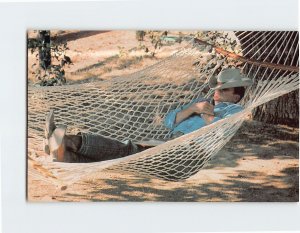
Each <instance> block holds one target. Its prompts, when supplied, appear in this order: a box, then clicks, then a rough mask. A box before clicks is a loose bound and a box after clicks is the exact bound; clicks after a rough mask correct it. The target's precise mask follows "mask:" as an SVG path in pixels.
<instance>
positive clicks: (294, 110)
mask: <svg viewBox="0 0 300 233" xmlns="http://www.w3.org/2000/svg"><path fill="white" fill-rule="evenodd" d="M253 119H254V120H258V121H262V122H266V123H272V124H284V125H289V126H292V127H299V90H296V91H293V92H290V93H288V94H286V95H283V96H280V97H279V98H277V99H275V100H272V101H270V102H268V103H266V104H264V105H262V106H259V107H258V108H256V109H255V111H254V112H253Z"/></svg>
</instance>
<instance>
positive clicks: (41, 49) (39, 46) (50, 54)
mask: <svg viewBox="0 0 300 233" xmlns="http://www.w3.org/2000/svg"><path fill="white" fill-rule="evenodd" d="M27 48H28V49H30V51H31V54H33V53H34V52H37V54H36V62H35V63H34V64H33V65H32V67H33V68H34V67H35V69H34V71H33V72H32V74H33V75H34V76H35V79H36V80H37V83H36V84H38V85H40V86H57V85H63V84H65V83H66V78H65V70H64V67H65V65H70V64H72V61H71V59H70V57H68V56H66V51H67V50H69V48H68V46H67V42H59V43H57V42H56V40H55V37H54V38H51V34H50V31H49V30H48V31H47V30H41V31H38V35H37V38H28V40H27Z"/></svg>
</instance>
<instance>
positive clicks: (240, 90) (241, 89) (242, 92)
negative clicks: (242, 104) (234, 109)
mask: <svg viewBox="0 0 300 233" xmlns="http://www.w3.org/2000/svg"><path fill="white" fill-rule="evenodd" d="M245 90H246V89H245V87H234V92H233V94H236V95H239V96H240V99H239V100H238V101H237V102H239V101H240V100H241V99H243V97H244V95H245Z"/></svg>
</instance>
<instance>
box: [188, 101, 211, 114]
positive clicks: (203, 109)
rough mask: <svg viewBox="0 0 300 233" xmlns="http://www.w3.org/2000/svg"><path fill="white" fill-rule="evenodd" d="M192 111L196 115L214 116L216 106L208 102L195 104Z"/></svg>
mask: <svg viewBox="0 0 300 233" xmlns="http://www.w3.org/2000/svg"><path fill="white" fill-rule="evenodd" d="M191 108H192V111H193V112H194V113H196V114H207V115H211V116H213V115H214V106H213V105H212V104H210V103H208V102H206V101H205V102H200V103H195V104H193V105H192V106H191Z"/></svg>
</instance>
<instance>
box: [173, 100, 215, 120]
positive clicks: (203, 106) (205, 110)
mask: <svg viewBox="0 0 300 233" xmlns="http://www.w3.org/2000/svg"><path fill="white" fill-rule="evenodd" d="M194 113H196V114H202V115H205V118H203V119H204V120H205V122H206V119H207V120H209V119H211V118H212V119H213V118H214V106H213V105H212V104H210V103H208V102H206V101H205V102H200V103H194V104H193V105H191V106H190V107H189V108H187V109H185V110H182V111H181V112H178V113H177V114H176V120H175V124H178V123H180V122H182V121H184V120H185V119H187V118H188V117H190V116H191V115H192V114H194Z"/></svg>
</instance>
